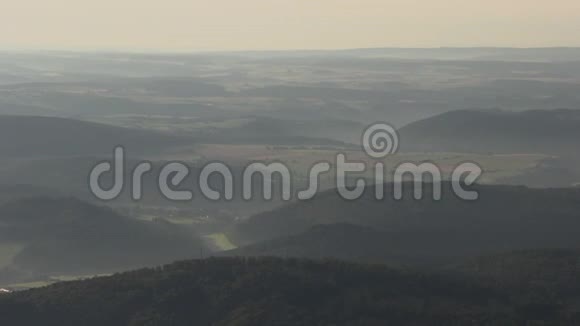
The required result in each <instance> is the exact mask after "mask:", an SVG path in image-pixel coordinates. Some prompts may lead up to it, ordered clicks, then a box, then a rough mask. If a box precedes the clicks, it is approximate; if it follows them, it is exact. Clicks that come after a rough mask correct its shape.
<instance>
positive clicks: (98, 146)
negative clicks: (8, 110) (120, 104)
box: [0, 115, 191, 158]
mask: <svg viewBox="0 0 580 326" xmlns="http://www.w3.org/2000/svg"><path fill="white" fill-rule="evenodd" d="M179 144H191V140H189V139H184V138H179V137H175V136H169V135H165V134H161V133H157V132H152V131H145V130H136V129H128V128H120V127H113V126H108V125H104V124H98V123H91V122H85V121H78V120H73V119H64V118H53V117H33V116H5V115H4V116H0V157H2V158H12V157H16V158H27V157H36V156H50V157H52V156H80V155H97V154H110V153H112V151H113V148H115V146H118V145H122V146H125V147H126V148H127V149H128V150H130V151H131V152H132V153H139V154H140V153H143V152H155V151H160V150H163V149H164V148H166V147H170V146H175V145H179Z"/></svg>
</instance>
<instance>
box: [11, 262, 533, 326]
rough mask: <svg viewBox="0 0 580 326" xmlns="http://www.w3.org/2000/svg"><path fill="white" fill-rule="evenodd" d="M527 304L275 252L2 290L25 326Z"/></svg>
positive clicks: (402, 314)
mask: <svg viewBox="0 0 580 326" xmlns="http://www.w3.org/2000/svg"><path fill="white" fill-rule="evenodd" d="M497 307H502V309H497ZM518 311H519V310H518V307H517V306H516V305H515V304H513V303H511V302H510V297H509V295H508V294H506V293H503V292H502V291H500V290H499V289H495V288H492V287H487V286H479V285H477V284H476V283H474V282H471V281H460V280H452V279H450V278H447V277H443V276H426V275H420V274H415V273H411V272H403V271H398V270H392V269H389V268H386V267H381V266H371V265H354V264H349V263H342V262H332V261H326V262H314V261H308V260H282V259H273V258H264V259H215V258H214V259H209V260H203V261H187V262H179V263H175V264H172V265H168V266H165V267H161V268H154V269H145V270H139V271H135V272H129V273H124V274H118V275H114V276H112V277H104V278H97V279H92V280H86V281H76V282H69V283H61V284H56V285H53V286H50V287H47V288H43V289H37V290H31V291H26V292H20V293H15V294H11V295H5V296H3V297H0V316H1V318H2V321H3V322H6V323H7V324H8V325H19V326H29V325H30V326H32V325H34V326H36V325H43V326H69V325H70V326H73V325H74V326H77V325H85V326H91V325H95V326H102V325H107V326H127V325H134V326H136V325H151V326H153V325H159V326H161V325H174V326H180V325H183V326H191V325H238V326H246V325H247V326H266V325H304V326H311V325H365V326H366V325H369V326H372V325H377V326H379V325H381V326H382V325H390V324H393V325H434V323H433V321H434V320H436V321H437V325H482V324H484V323H488V324H489V322H496V323H495V324H493V325H499V323H500V322H506V323H508V324H506V325H512V324H513V323H512V324H510V323H509V322H514V321H516V320H520V319H521V318H524V319H525V318H527V317H526V316H525V315H522V314H521V313H520V312H518ZM534 318H537V317H534ZM489 325H492V324H489Z"/></svg>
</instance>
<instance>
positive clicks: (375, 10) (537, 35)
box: [0, 0, 580, 51]
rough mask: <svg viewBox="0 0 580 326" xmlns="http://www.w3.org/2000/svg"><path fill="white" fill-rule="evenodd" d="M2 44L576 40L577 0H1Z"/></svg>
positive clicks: (302, 45) (210, 46) (221, 45)
mask: <svg viewBox="0 0 580 326" xmlns="http://www.w3.org/2000/svg"><path fill="white" fill-rule="evenodd" d="M0 5H1V10H2V15H1V18H0V48H51V49H53V48H76V49H129V50H130V49H133V50H144V49H151V50H168V51H170V50H240V49H312V48H319V49H326V48H358V47H438V46H514V47H535V46H580V0H203V1H202V0H0Z"/></svg>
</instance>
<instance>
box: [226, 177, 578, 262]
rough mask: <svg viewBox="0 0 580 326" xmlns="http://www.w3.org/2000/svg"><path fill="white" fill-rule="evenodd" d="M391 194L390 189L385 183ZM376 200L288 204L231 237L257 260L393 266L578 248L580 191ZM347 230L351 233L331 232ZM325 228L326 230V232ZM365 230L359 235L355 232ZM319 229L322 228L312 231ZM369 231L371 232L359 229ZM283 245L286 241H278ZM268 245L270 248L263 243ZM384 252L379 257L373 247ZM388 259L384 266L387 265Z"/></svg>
mask: <svg viewBox="0 0 580 326" xmlns="http://www.w3.org/2000/svg"><path fill="white" fill-rule="evenodd" d="M386 189H387V190H388V189H392V184H387V185H386ZM430 189H431V186H430V185H428V184H427V185H425V190H426V195H425V199H423V200H420V201H417V200H414V199H413V198H411V197H410V194H411V193H410V192H411V191H412V187H411V185H410V184H406V185H405V192H406V193H407V194H408V195H409V196H407V197H405V198H406V199H404V200H401V201H395V200H393V199H392V195H391V194H390V193H389V192H388V191H387V196H386V198H387V199H384V200H376V199H375V197H374V192H373V191H374V187H369V188H368V189H367V191H366V195H365V196H364V197H363V198H361V199H359V200H357V201H346V200H344V199H341V198H340V197H339V195H338V194H336V192H335V191H329V192H326V193H322V194H320V195H319V196H318V197H317V198H316V199H315V200H312V201H309V202H300V203H294V204H290V205H288V206H286V207H282V208H279V209H277V210H274V211H272V212H267V213H262V214H259V215H256V216H254V217H253V218H250V219H249V220H248V221H246V222H243V223H241V224H239V225H238V226H237V227H236V228H235V229H233V230H232V231H231V232H230V236H231V237H232V238H233V239H235V241H237V243H241V244H253V246H250V247H245V248H241V249H239V251H240V252H242V253H243V252H244V251H245V250H247V252H248V253H249V254H256V255H284V254H288V255H295V254H298V255H301V254H303V253H308V254H307V257H320V256H321V255H322V256H325V257H328V256H332V257H338V258H343V259H354V260H359V261H369V259H370V261H375V262H376V261H378V260H380V261H381V262H387V263H390V264H398V263H405V264H414V263H419V264H425V263H443V262H446V261H447V262H449V261H453V260H457V259H462V258H467V257H473V256H478V255H485V254H495V253H499V252H505V251H511V250H525V249H535V248H580V246H579V243H578V237H577V233H576V230H578V229H579V228H580V215H579V213H578V212H579V211H580V200H579V199H578V198H580V189H529V188H525V187H511V186H476V187H474V188H473V189H477V190H478V191H479V196H480V198H479V200H477V201H475V202H466V201H462V200H460V199H458V198H457V197H456V196H455V195H454V194H453V193H452V191H451V189H450V185H449V184H444V185H443V193H444V195H443V199H442V200H441V201H435V200H433V199H432V198H430V195H429V191H430ZM341 223H346V224H350V226H347V225H343V226H342V227H336V226H334V227H333V226H332V225H335V224H341ZM320 225H325V226H324V227H321V226H320ZM355 226H359V228H357V227H355ZM313 227H316V228H315V229H314V230H313V229H312V228H313ZM360 227H365V228H367V229H370V231H369V230H366V231H365V230H364V229H361V228H360ZM280 238H282V239H280ZM262 241H265V242H262ZM377 246H379V247H380V248H382V251H381V252H380V253H379V252H377V251H376V249H374V247H377ZM381 259H382V260H381Z"/></svg>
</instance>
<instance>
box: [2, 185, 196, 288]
mask: <svg viewBox="0 0 580 326" xmlns="http://www.w3.org/2000/svg"><path fill="white" fill-rule="evenodd" d="M0 239H2V240H1V243H0V244H6V243H10V244H19V245H20V246H21V247H22V250H21V251H20V252H18V253H17V254H16V255H15V256H14V257H13V258H12V262H13V264H12V265H11V266H9V268H12V269H14V268H15V269H18V270H21V271H22V273H21V275H25V276H29V275H54V274H58V275H83V274H86V273H89V274H93V273H102V272H110V271H119V270H124V269H128V268H136V267H143V266H148V265H151V264H159V263H167V262H170V261H173V260H176V259H184V258H192V257H198V256H199V253H200V250H201V249H202V248H203V245H202V243H201V241H200V240H199V239H198V238H197V237H196V236H195V234H194V233H193V230H191V229H184V228H178V227H177V226H174V225H171V224H169V223H166V222H163V221H161V220H159V221H154V222H143V221H136V220H132V219H129V218H126V217H123V216H120V215H118V214H116V213H115V212H113V211H112V210H111V209H109V208H106V207H98V206H94V205H91V204H87V203H85V202H82V201H79V200H77V199H73V198H48V197H45V198H27V199H21V200H17V201H13V202H9V203H7V204H4V205H2V206H0ZM0 279H1V273H0ZM1 281H2V282H3V283H4V284H6V282H11V281H14V280H10V279H2V280H1Z"/></svg>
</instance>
